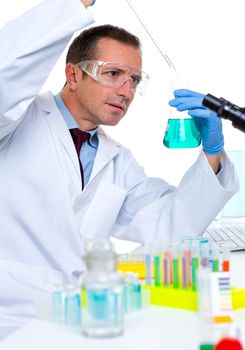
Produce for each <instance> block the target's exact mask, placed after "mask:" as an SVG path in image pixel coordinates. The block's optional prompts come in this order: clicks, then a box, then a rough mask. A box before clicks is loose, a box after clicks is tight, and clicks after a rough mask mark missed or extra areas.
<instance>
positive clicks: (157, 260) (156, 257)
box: [154, 247, 161, 286]
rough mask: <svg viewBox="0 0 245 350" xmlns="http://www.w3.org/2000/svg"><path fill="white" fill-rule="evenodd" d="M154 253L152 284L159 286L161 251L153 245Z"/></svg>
mask: <svg viewBox="0 0 245 350" xmlns="http://www.w3.org/2000/svg"><path fill="white" fill-rule="evenodd" d="M154 250H155V253H154V285H155V286H161V253H160V247H155V249H154Z"/></svg>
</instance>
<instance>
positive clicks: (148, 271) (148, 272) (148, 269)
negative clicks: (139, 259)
mask: <svg viewBox="0 0 245 350" xmlns="http://www.w3.org/2000/svg"><path fill="white" fill-rule="evenodd" d="M145 284H146V285H148V286H150V285H151V284H152V248H151V246H150V245H146V246H145Z"/></svg>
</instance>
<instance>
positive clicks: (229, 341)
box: [215, 338, 243, 350]
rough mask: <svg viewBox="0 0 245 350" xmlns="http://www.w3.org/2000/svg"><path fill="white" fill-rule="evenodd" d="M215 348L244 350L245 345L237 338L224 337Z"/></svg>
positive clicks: (219, 349)
mask: <svg viewBox="0 0 245 350" xmlns="http://www.w3.org/2000/svg"><path fill="white" fill-rule="evenodd" d="M215 350H243V346H242V344H241V342H240V341H239V340H238V339H236V338H223V339H221V340H220V341H219V342H218V343H217V344H216V346H215Z"/></svg>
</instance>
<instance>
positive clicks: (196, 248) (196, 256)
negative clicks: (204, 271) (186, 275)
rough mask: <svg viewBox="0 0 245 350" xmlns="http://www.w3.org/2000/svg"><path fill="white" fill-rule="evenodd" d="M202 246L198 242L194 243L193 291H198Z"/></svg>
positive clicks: (192, 262) (192, 265) (192, 259)
mask: <svg viewBox="0 0 245 350" xmlns="http://www.w3.org/2000/svg"><path fill="white" fill-rule="evenodd" d="M199 257H200V245H199V242H198V241H193V246H192V258H191V284H192V290H197V273H198V267H199Z"/></svg>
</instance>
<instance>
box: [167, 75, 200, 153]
mask: <svg viewBox="0 0 245 350" xmlns="http://www.w3.org/2000/svg"><path fill="white" fill-rule="evenodd" d="M187 85H188V83H187V82H186V81H183V80H182V79H181V78H180V77H179V76H178V75H176V76H175V78H174V80H172V82H171V89H172V92H173V91H174V90H176V89H180V88H182V89H183V88H187ZM170 108H171V109H170V116H169V119H168V123H167V127H166V130H165V134H164V138H163V144H164V146H166V147H167V148H194V147H198V146H199V145H200V143H201V137H200V133H199V131H198V129H197V127H196V124H195V120H194V119H193V118H191V117H187V116H186V112H185V111H183V112H179V111H178V110H177V109H176V108H174V107H170Z"/></svg>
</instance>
